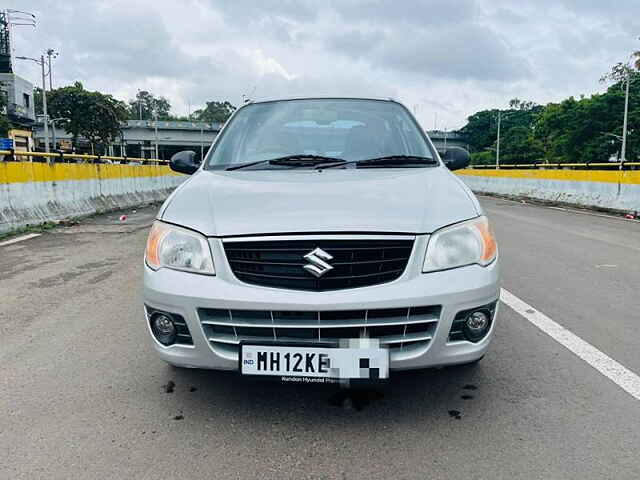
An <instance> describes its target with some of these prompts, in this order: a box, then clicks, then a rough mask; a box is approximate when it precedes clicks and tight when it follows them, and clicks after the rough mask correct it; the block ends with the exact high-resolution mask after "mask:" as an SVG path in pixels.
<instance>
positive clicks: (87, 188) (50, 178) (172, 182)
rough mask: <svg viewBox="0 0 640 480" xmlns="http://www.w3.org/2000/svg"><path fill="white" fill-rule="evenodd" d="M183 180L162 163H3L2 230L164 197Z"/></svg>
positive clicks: (0, 182) (0, 190)
mask: <svg viewBox="0 0 640 480" xmlns="http://www.w3.org/2000/svg"><path fill="white" fill-rule="evenodd" d="M185 178H187V177H186V176H184V175H179V174H175V173H174V172H172V171H171V170H169V167H167V166H164V165H110V164H73V163H57V164H53V165H48V164H46V163H30V162H6V163H0V234H2V233H6V232H10V231H12V230H15V229H17V228H20V227H24V226H27V225H35V224H40V223H44V222H50V221H56V220H62V219H65V218H70V217H77V216H82V215H88V214H92V213H96V212H102V211H108V210H115V209H118V208H126V207H130V206H134V205H141V204H144V203H147V202H153V201H160V200H164V199H165V198H166V197H167V196H168V195H169V193H170V192H171V191H172V190H173V189H174V188H175V187H176V186H177V185H179V184H180V183H181V182H182V181H184V179H185Z"/></svg>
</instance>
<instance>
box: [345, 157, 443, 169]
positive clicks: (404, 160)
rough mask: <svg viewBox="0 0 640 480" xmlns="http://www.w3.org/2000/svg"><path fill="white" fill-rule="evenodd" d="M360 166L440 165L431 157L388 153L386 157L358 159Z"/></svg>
mask: <svg viewBox="0 0 640 480" xmlns="http://www.w3.org/2000/svg"><path fill="white" fill-rule="evenodd" d="M353 163H355V164H356V165H357V166H358V167H376V166H385V167H386V166H394V167H408V166H411V167H424V166H426V165H438V164H439V163H438V161H437V160H435V159H433V158H431V157H421V156H418V155H388V156H386V157H377V158H367V159H365V160H356V161H354V162H353Z"/></svg>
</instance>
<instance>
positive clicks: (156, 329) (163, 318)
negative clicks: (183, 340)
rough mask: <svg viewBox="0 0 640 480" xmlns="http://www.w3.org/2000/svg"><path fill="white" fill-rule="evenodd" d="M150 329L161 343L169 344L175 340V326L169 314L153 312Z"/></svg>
mask: <svg viewBox="0 0 640 480" xmlns="http://www.w3.org/2000/svg"><path fill="white" fill-rule="evenodd" d="M151 329H152V330H153V334H154V335H155V337H156V339H157V340H158V341H159V342H160V343H162V344H163V345H171V344H172V343H174V342H175V341H176V336H177V330H176V326H175V325H174V323H173V320H172V319H171V317H169V315H165V314H164V313H154V314H153V316H152V317H151Z"/></svg>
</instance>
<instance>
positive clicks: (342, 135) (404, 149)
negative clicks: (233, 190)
mask: <svg viewBox="0 0 640 480" xmlns="http://www.w3.org/2000/svg"><path fill="white" fill-rule="evenodd" d="M222 135H223V136H222V138H220V141H219V142H218V143H217V145H216V146H215V148H214V149H213V150H212V151H211V152H210V153H209V155H208V158H207V161H206V168H225V167H230V166H233V165H239V164H245V163H249V162H260V161H262V160H270V159H274V158H281V157H286V156H290V155H315V156H322V157H330V158H334V159H335V158H338V159H342V160H347V161H357V160H366V159H371V158H379V157H387V156H394V155H410V156H415V157H424V158H425V159H433V154H432V152H431V150H430V149H429V146H428V144H427V142H426V141H425V139H424V136H423V135H422V133H421V131H420V130H419V127H418V125H417V124H416V122H415V121H414V120H413V118H412V117H411V115H409V113H408V112H407V110H406V109H405V108H404V107H403V106H402V105H400V104H398V103H395V102H391V101H382V100H354V99H311V100H283V101H277V102H265V103H256V104H252V105H248V106H246V107H244V108H242V109H241V110H240V111H239V112H238V113H237V114H236V115H235V116H234V118H233V119H232V120H231V123H230V124H229V125H228V127H227V128H226V129H225V131H224V133H223V134H222ZM265 168H269V167H268V166H266V167H265Z"/></svg>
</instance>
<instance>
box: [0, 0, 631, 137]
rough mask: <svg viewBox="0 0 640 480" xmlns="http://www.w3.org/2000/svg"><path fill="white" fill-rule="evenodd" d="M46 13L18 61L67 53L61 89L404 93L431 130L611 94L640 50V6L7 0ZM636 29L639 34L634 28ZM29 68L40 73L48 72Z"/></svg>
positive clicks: (419, 0)
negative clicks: (508, 110)
mask: <svg viewBox="0 0 640 480" xmlns="http://www.w3.org/2000/svg"><path fill="white" fill-rule="evenodd" d="M5 4H6V5H5V7H7V8H18V9H21V10H29V11H33V12H34V13H36V15H37V17H38V27H37V29H36V30H35V31H33V30H29V29H28V28H27V27H16V30H15V48H16V51H17V52H18V54H20V55H28V56H37V55H39V54H40V53H41V52H42V51H43V50H44V49H46V48H48V47H53V48H56V49H57V50H58V51H59V52H60V56H59V58H58V59H57V60H56V62H55V67H54V82H55V83H56V85H63V84H69V83H71V82H74V81H77V80H79V81H81V82H82V83H83V84H84V85H85V86H86V87H87V88H90V89H97V90H101V91H105V92H109V93H113V94H114V95H116V96H118V97H119V98H123V99H128V98H132V97H133V96H134V95H135V93H136V91H137V89H146V90H150V91H152V92H153V93H155V94H157V95H163V96H165V97H167V98H169V99H170V100H171V102H172V104H173V106H174V110H175V111H176V112H177V113H180V114H184V113H185V112H186V110H187V105H188V104H191V109H192V110H193V109H195V108H197V107H199V106H201V105H203V104H204V102H205V101H207V100H212V99H219V100H222V99H228V100H230V101H232V102H234V103H236V104H237V103H239V102H240V101H241V97H242V95H243V94H249V93H251V92H252V91H253V90H254V88H255V96H256V97H277V96H292V95H314V94H317V95H331V94H336V95H372V96H382V97H387V96H391V97H395V98H399V99H400V100H402V101H404V102H405V103H406V104H407V105H408V106H409V107H410V108H412V109H414V110H415V111H416V112H417V115H418V118H419V120H421V122H422V123H423V125H424V126H425V127H426V128H432V127H433V120H434V117H435V116H436V114H437V116H438V126H439V127H445V126H446V127H448V128H456V127H459V126H461V125H462V124H464V120H465V117H466V116H467V115H469V114H471V113H473V112H475V111H477V110H478V109H481V108H487V107H493V106H506V104H507V102H508V100H509V99H510V98H513V97H515V96H517V97H520V98H525V99H530V100H534V101H536V102H539V103H544V102H548V101H557V100H560V99H562V98H564V97H566V96H569V95H576V96H577V95H580V94H583V93H584V94H590V93H593V92H595V91H597V90H599V89H601V88H602V86H601V85H600V84H599V83H598V79H599V77H600V76H601V75H602V74H603V73H604V72H606V71H607V69H608V67H609V66H610V65H612V64H613V63H615V62H617V61H620V60H623V59H624V58H625V57H626V56H627V55H628V54H629V53H630V52H631V51H632V50H634V49H638V48H639V47H640V42H637V41H636V37H637V36H638V35H640V30H639V29H638V28H637V23H634V21H635V20H637V18H638V13H639V10H640V8H639V7H638V4H637V0H620V1H619V2H616V7H615V8H611V7H610V5H608V4H606V2H605V3H603V2H601V1H597V0H553V1H552V0H535V1H534V0H521V1H520V2H517V3H514V2H513V1H507V0H449V1H447V2H443V1H437V0H405V1H402V2H399V1H395V2H394V1H384V0H327V1H324V2H317V1H312V0H280V1H275V0H274V1H268V2H265V1H262V0H183V1H181V2H174V1H169V0H137V1H131V0H127V1H125V0H109V1H107V0H66V1H65V2H52V1H50V0H40V1H35V0H33V1H29V0H27V1H25V0H10V1H5ZM634 29H635V31H634ZM16 69H17V71H18V72H19V73H20V74H22V75H23V76H25V77H28V78H30V79H32V80H34V81H35V80H37V79H39V78H40V77H39V72H38V70H37V67H36V66H35V65H33V64H28V63H20V64H18V65H17V66H16Z"/></svg>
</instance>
